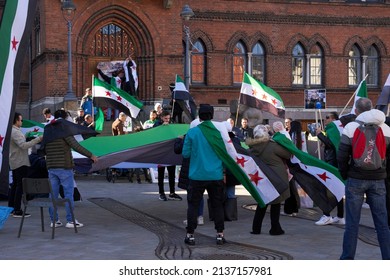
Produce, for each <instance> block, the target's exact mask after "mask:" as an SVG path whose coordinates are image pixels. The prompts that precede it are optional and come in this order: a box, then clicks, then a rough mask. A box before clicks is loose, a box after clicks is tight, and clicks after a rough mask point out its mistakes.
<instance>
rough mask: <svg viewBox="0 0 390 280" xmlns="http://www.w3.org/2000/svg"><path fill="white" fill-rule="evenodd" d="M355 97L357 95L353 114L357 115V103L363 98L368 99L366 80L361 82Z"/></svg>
mask: <svg viewBox="0 0 390 280" xmlns="http://www.w3.org/2000/svg"><path fill="white" fill-rule="evenodd" d="M354 95H355V100H354V101H353V106H352V110H351V114H355V103H356V101H357V100H359V99H360V98H362V97H365V98H367V97H368V94H367V84H366V80H365V79H364V80H362V81H361V82H360V84H359V86H358V87H357V89H356V90H355V93H354Z"/></svg>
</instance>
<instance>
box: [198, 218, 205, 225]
mask: <svg viewBox="0 0 390 280" xmlns="http://www.w3.org/2000/svg"><path fill="white" fill-rule="evenodd" d="M198 225H200V226H202V225H204V218H203V216H199V217H198Z"/></svg>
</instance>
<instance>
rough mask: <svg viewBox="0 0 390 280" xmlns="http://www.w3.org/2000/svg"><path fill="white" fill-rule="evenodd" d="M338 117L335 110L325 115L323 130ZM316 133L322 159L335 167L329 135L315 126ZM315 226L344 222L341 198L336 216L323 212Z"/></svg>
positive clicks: (335, 158)
mask: <svg viewBox="0 0 390 280" xmlns="http://www.w3.org/2000/svg"><path fill="white" fill-rule="evenodd" d="M338 119H339V115H338V114H337V112H331V113H329V114H328V115H327V116H326V117H325V121H324V123H325V132H326V131H327V129H329V126H328V125H329V124H331V123H332V122H333V121H336V120H338ZM316 134H317V137H318V139H320V141H321V142H322V143H323V145H324V161H325V162H327V163H329V164H330V165H333V166H334V167H337V154H336V147H335V146H334V145H333V143H332V141H330V139H329V137H328V136H326V134H324V133H323V131H322V130H321V128H320V127H319V128H317V130H316ZM315 224H316V225H317V226H325V225H329V224H341V225H344V224H345V220H344V200H343V199H341V200H340V201H339V202H338V203H337V216H336V217H333V218H332V216H331V215H330V212H323V215H322V217H321V218H320V219H319V220H318V221H317V222H315Z"/></svg>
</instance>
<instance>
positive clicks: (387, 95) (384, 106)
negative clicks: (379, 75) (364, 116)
mask: <svg viewBox="0 0 390 280" xmlns="http://www.w3.org/2000/svg"><path fill="white" fill-rule="evenodd" d="M389 103H390V74H389V76H387V80H386V82H385V85H384V86H383V88H382V92H381V94H380V95H379V97H378V101H377V102H376V106H375V108H376V109H378V110H381V111H382V112H383V113H385V115H386V116H387V113H388V110H389Z"/></svg>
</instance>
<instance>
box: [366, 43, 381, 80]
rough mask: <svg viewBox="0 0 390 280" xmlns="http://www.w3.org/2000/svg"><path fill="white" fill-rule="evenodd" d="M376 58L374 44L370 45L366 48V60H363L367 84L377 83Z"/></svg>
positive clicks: (376, 53)
mask: <svg viewBox="0 0 390 280" xmlns="http://www.w3.org/2000/svg"><path fill="white" fill-rule="evenodd" d="M378 60H379V59H378V51H377V49H376V48H375V46H371V47H370V48H369V49H368V54H367V60H366V61H365V69H366V74H368V76H367V79H366V82H367V85H371V86H377V85H378V75H379V73H378V69H379V68H378ZM363 78H364V77H363Z"/></svg>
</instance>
